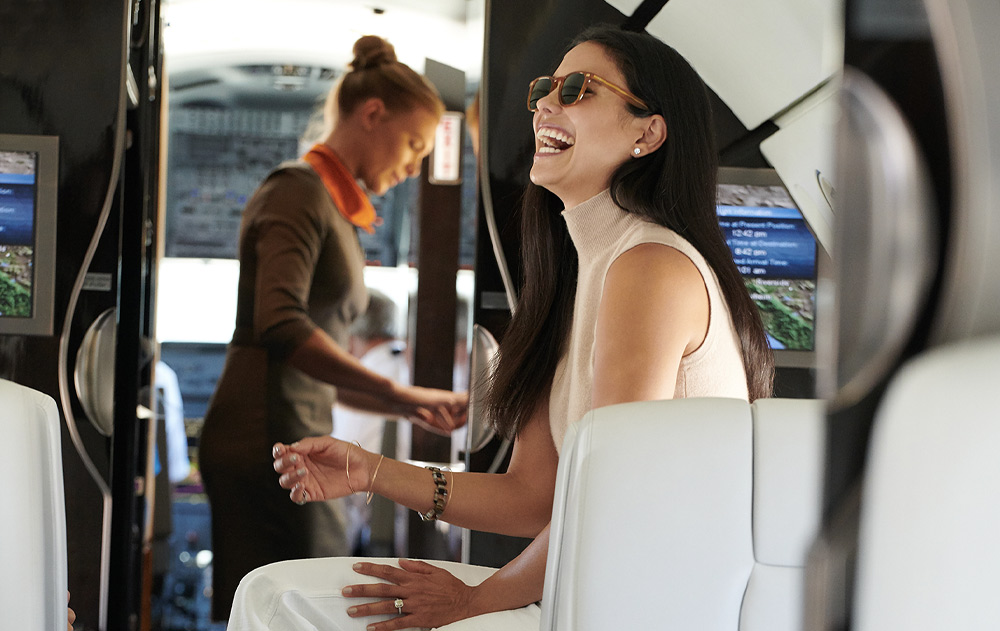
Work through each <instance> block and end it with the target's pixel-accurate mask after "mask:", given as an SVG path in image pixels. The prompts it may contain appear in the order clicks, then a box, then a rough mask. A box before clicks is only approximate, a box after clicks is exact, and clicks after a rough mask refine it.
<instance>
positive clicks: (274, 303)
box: [245, 172, 468, 432]
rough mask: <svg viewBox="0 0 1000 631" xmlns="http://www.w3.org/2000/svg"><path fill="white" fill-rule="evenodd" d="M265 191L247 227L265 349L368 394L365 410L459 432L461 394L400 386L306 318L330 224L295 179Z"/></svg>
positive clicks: (284, 176) (257, 323) (273, 182)
mask: <svg viewBox="0 0 1000 631" xmlns="http://www.w3.org/2000/svg"><path fill="white" fill-rule="evenodd" d="M265 186H266V188H267V194H266V195H264V198H266V199H267V200H270V201H269V203H265V202H261V206H260V209H259V212H258V216H257V217H256V219H255V220H254V222H253V224H252V227H250V228H247V230H253V231H255V232H256V235H257V236H256V239H255V240H254V259H253V260H254V278H255V288H254V292H253V296H254V300H255V302H254V305H253V325H254V329H255V330H254V334H255V336H256V337H257V339H258V340H259V341H260V343H261V344H262V345H263V346H264V347H265V348H267V349H268V351H269V352H271V353H273V354H274V356H276V357H284V358H286V361H287V362H288V364H289V365H291V366H294V367H295V368H297V369H299V370H301V371H302V372H304V373H305V374H307V375H309V376H310V377H313V378H314V379H317V380H319V381H323V382H326V383H329V384H331V385H333V386H336V387H338V388H344V389H347V390H356V391H362V392H365V393H367V394H368V396H367V397H366V398H365V399H364V401H366V402H367V403H366V404H364V405H365V407H362V409H365V410H367V411H373V412H386V411H388V412H389V413H391V414H393V415H396V416H402V417H406V418H409V419H410V420H414V421H417V422H419V423H422V424H425V425H426V426H429V427H431V428H436V429H438V430H441V431H443V432H448V431H451V430H453V429H455V428H456V427H459V426H461V425H462V424H463V423H464V421H465V411H466V407H467V405H468V398H467V397H466V396H465V395H464V394H455V393H452V392H447V391H444V390H433V389H415V388H413V387H411V386H404V385H401V384H397V383H395V382H393V381H392V380H390V379H387V378H386V377H383V376H382V375H379V374H378V373H376V372H374V371H372V370H369V369H368V368H366V367H365V366H363V365H362V364H361V362H359V361H358V360H357V359H356V358H355V357H354V356H353V355H351V354H350V353H349V352H348V351H347V350H346V349H344V348H342V347H341V346H340V345H339V344H337V342H336V341H335V340H334V339H333V338H332V337H330V335H328V334H327V333H326V332H325V331H323V330H322V329H320V328H318V327H317V326H316V323H315V322H313V321H312V319H311V318H310V317H309V296H310V292H311V289H312V284H313V282H314V276H315V272H316V265H317V262H318V260H319V257H320V254H321V252H322V250H323V247H324V243H325V240H326V234H327V233H328V231H329V226H328V225H327V223H326V219H325V218H324V215H323V213H322V210H321V209H320V207H319V206H318V205H317V201H316V199H315V195H316V191H315V190H313V189H310V188H308V187H304V186H303V185H302V182H301V181H300V180H299V179H297V176H296V175H295V174H294V173H292V172H281V173H278V174H276V175H274V176H272V177H271V178H269V180H268V182H267V184H266V185H265ZM322 194H323V195H325V192H323V193H322ZM275 200H281V203H278V201H275ZM245 264H250V263H249V262H248V263H245Z"/></svg>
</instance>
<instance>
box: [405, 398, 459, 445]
mask: <svg viewBox="0 0 1000 631" xmlns="http://www.w3.org/2000/svg"><path fill="white" fill-rule="evenodd" d="M400 398H401V400H402V402H403V405H404V409H403V410H402V413H401V416H405V417H406V418H407V419H409V420H410V421H411V422H413V423H416V424H417V425H419V426H420V427H423V428H424V429H426V430H428V431H431V432H434V433H435V434H440V435H442V436H447V435H448V434H450V433H451V432H453V431H455V430H456V429H458V428H459V427H461V426H463V425H465V423H466V421H467V420H468V409H469V394H468V393H466V392H450V391H448V390H438V389H435V388H421V387H419V386H403V392H402V393H401V397H400Z"/></svg>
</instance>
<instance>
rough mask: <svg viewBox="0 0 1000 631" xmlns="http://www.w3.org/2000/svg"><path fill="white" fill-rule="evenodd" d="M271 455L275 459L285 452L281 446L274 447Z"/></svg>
mask: <svg viewBox="0 0 1000 631" xmlns="http://www.w3.org/2000/svg"><path fill="white" fill-rule="evenodd" d="M271 453H272V454H273V455H274V457H275V458H277V457H278V456H280V455H281V454H283V453H285V450H284V449H282V448H281V445H275V446H274V447H273V448H272V449H271Z"/></svg>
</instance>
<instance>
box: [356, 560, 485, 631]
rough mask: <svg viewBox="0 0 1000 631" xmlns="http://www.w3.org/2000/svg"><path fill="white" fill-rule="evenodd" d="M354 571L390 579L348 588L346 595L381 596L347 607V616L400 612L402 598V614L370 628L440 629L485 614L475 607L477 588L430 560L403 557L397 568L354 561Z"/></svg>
mask: <svg viewBox="0 0 1000 631" xmlns="http://www.w3.org/2000/svg"><path fill="white" fill-rule="evenodd" d="M400 568H402V569H400ZM354 571H355V572H357V573H359V574H364V575H366V576H374V577H376V578H380V579H383V580H386V581H389V582H388V583H369V584H365V585H348V586H347V587H345V588H344V590H343V594H344V596H349V597H351V598H369V599H371V598H377V599H380V600H377V601H376V602H373V603H366V604H357V605H352V606H351V607H349V608H348V609H347V615H349V616H351V617H352V618H361V617H364V616H374V615H378V614H399V609H398V608H397V607H396V605H397V603H399V602H400V601H402V614H401V615H399V616H398V617H396V618H393V619H391V620H386V621H385V622H379V623H376V624H372V625H371V626H369V627H368V630H369V631H392V630H394V629H409V628H413V627H417V628H437V627H440V626H444V625H446V624H449V623H452V622H455V621H457V620H464V619H465V618H470V617H472V616H474V615H478V614H479V613H485V612H477V611H473V609H472V606H471V605H472V596H473V593H474V591H475V588H474V587H469V586H468V585H466V584H465V583H463V582H462V581H460V580H459V579H457V578H455V577H454V576H453V575H452V574H451V573H450V572H448V571H447V570H443V569H441V568H439V567H436V566H434V565H431V564H430V563H424V562H423V561H411V560H408V559H400V560H399V567H398V568H397V567H394V566H391V565H380V564H377V563H366V562H362V563H355V564H354ZM397 599H398V600H397Z"/></svg>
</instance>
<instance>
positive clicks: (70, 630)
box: [66, 592, 76, 631]
mask: <svg viewBox="0 0 1000 631" xmlns="http://www.w3.org/2000/svg"><path fill="white" fill-rule="evenodd" d="M66 610H67V612H68V622H67V627H66V628H67V631H73V623H74V622H76V612H75V611H73V609H72V608H70V607H69V592H66Z"/></svg>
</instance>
